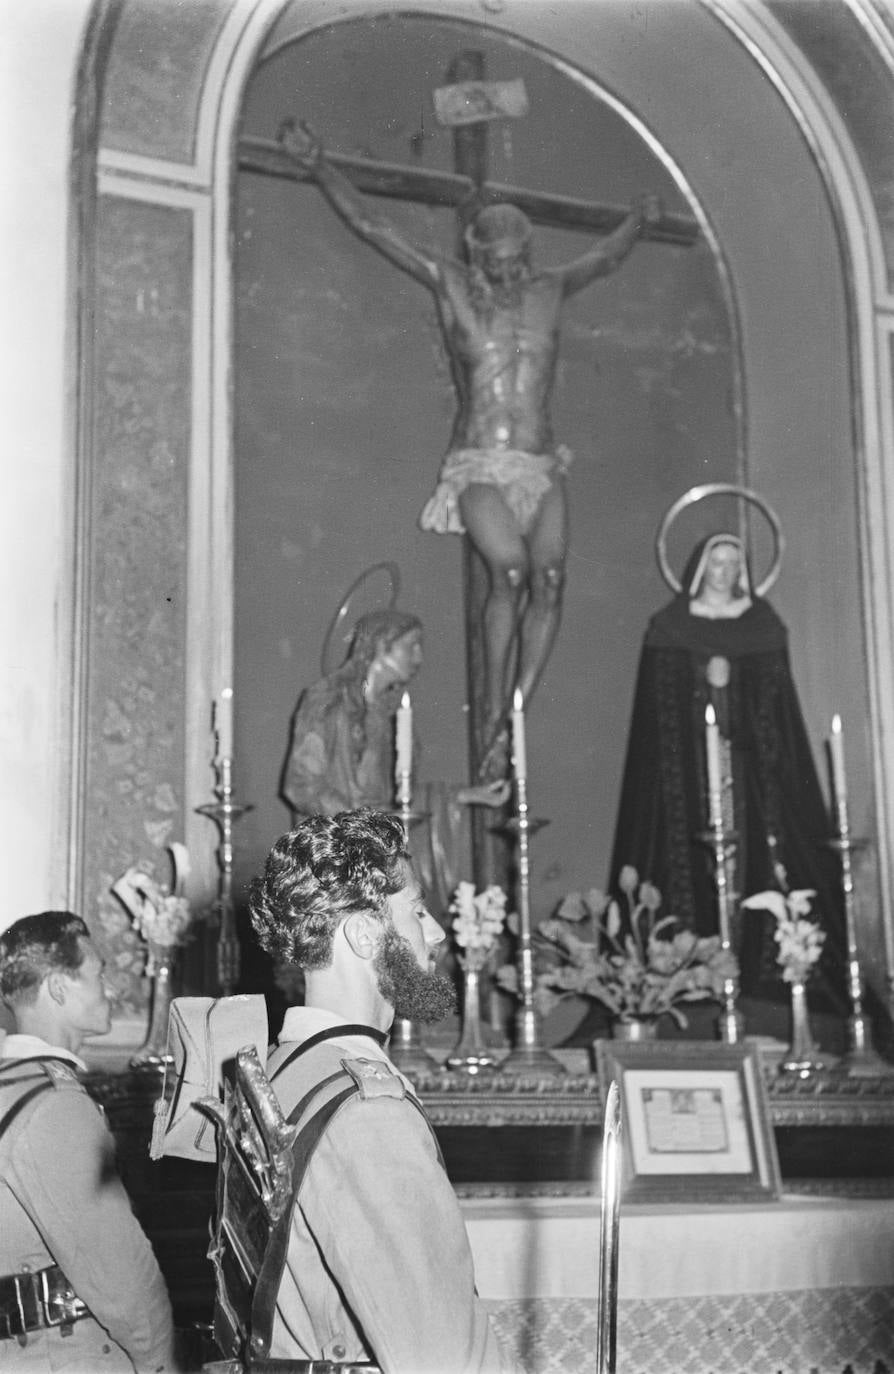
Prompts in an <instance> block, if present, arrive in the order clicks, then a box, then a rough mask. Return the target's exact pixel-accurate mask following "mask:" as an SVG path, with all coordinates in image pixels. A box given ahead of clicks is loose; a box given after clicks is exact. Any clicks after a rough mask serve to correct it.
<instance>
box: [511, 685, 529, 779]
mask: <svg viewBox="0 0 894 1374" xmlns="http://www.w3.org/2000/svg"><path fill="white" fill-rule="evenodd" d="M512 766H513V768H514V769H515V776H516V779H517V781H518V782H524V780H525V778H527V776H528V756H527V753H526V752H525V699H524V697H523V696H522V694H521V688H520V687H516V689H515V691H514V692H513V694H512Z"/></svg>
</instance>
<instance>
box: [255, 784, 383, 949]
mask: <svg viewBox="0 0 894 1374" xmlns="http://www.w3.org/2000/svg"><path fill="white" fill-rule="evenodd" d="M409 862H410V857H409V854H408V853H407V845H406V838H405V835H404V828H403V825H402V824H401V822H400V821H399V820H397V819H396V818H395V817H394V816H389V815H386V814H385V813H384V812H382V811H373V810H369V809H363V810H359V811H340V812H339V813H338V815H335V816H308V817H307V818H306V819H304V820H302V821H301V823H300V824H299V825H297V826H296V827H295V829H294V830H290V831H289V832H288V834H286V835H281V836H280V838H279V839H278V840H277V841H276V843H275V844H274V846H273V848H272V849H271V851H270V853H269V854H268V856H267V860H266V863H265V865H264V871H263V873H262V874H260V875H259V876H258V877H257V878H255V879H254V881H253V882H252V885H251V896H250V901H249V911H250V914H251V922H252V926H253V927H254V932H255V935H256V936H257V938H258V943H259V944H260V946H261V948H262V949H263V950H266V952H267V953H268V954H269V955H271V956H272V957H273V958H274V959H277V960H284V961H285V962H286V963H289V964H296V965H298V967H299V968H303V969H317V968H325V967H326V966H327V965H328V964H330V963H331V962H332V940H333V936H334V935H335V932H336V930H337V928H338V925H339V922H340V921H341V920H342V919H343V918H344V917H345V916H348V915H350V914H351V913H352V912H355V911H369V912H372V913H373V914H374V915H376V916H378V917H381V916H382V915H383V914H384V907H385V901H386V899H387V898H388V897H390V896H393V895H394V893H396V892H400V890H401V888H403V887H405V886H406V882H407V866H408V864H409Z"/></svg>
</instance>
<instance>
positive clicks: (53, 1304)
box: [0, 1264, 90, 1341]
mask: <svg viewBox="0 0 894 1374" xmlns="http://www.w3.org/2000/svg"><path fill="white" fill-rule="evenodd" d="M89 1315H90V1312H89V1309H88V1307H87V1305H86V1303H83V1302H81V1300H80V1298H79V1297H78V1296H77V1294H76V1293H75V1291H74V1289H73V1288H72V1286H71V1284H70V1283H69V1281H68V1279H67V1278H66V1277H65V1275H64V1274H63V1272H62V1270H61V1269H60V1268H59V1266H58V1265H55V1264H54V1265H51V1266H50V1268H49V1269H37V1270H34V1271H33V1272H32V1271H30V1270H29V1271H27V1272H25V1273H21V1274H6V1275H4V1276H3V1277H0V1341H7V1340H11V1339H12V1338H13V1337H14V1336H25V1335H27V1333H28V1332H29V1331H39V1330H41V1329H42V1328H43V1327H47V1326H58V1327H60V1328H61V1332H62V1335H63V1336H67V1335H68V1334H69V1331H70V1330H71V1324H72V1322H76V1321H78V1320H79V1319H80V1318H81V1317H89Z"/></svg>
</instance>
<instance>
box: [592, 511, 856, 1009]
mask: <svg viewBox="0 0 894 1374" xmlns="http://www.w3.org/2000/svg"><path fill="white" fill-rule="evenodd" d="M682 588H683V589H682V591H681V592H680V593H679V594H678V595H677V596H676V597H675V598H674V600H673V601H672V602H670V604H669V605H667V606H665V607H664V608H663V609H662V610H660V611H658V612H657V614H655V615H654V616H653V617H652V619H651V620H650V622H649V625H648V629H647V631H646V635H645V640H644V642H643V647H642V653H641V656H640V662H639V670H638V674H637V681H636V691H635V696H634V703H633V714H632V719H631V723H630V733H629V738H628V744H627V756H626V761H625V765H624V774H623V780H622V787H621V800H620V806H619V811H618V819H617V826H616V830H615V840H614V848H613V853H612V861H611V873H610V888H611V890H612V891H617V883H618V875H619V873H620V870H621V868H622V867H623V865H625V864H632V865H633V866H634V867H635V868H636V869H637V870H638V872H639V875H640V877H641V878H647V879H648V880H649V881H650V882H652V883H654V884H655V886H656V887H658V888H659V890H660V891H661V893H662V895H663V898H664V903H663V910H664V914H667V915H674V916H676V917H677V918H678V919H679V921H680V922H681V923H682V924H683V925H684V926H686V927H689V928H690V929H692V930H695V931H697V932H698V933H699V934H700V935H709V934H716V932H717V921H718V916H717V892H716V887H715V883H714V862H713V854H712V851H711V848H710V847H709V845H707V844H706V843H704V841H703V840H701V839H700V838H699V836H703V835H704V832H705V831H706V830H707V818H708V800H707V764H706V759H705V739H706V732H705V708H706V707H707V706H708V704H709V703H710V704H712V705H713V707H714V710H715V713H716V717H717V723H718V725H719V727H720V737H721V773H722V777H723V813H724V828H725V829H726V830H727V832H734V833H735V844H736V848H735V853H734V856H733V859H732V865H731V872H730V874H729V880H730V888H731V890H732V894H733V909H735V905H736V899H737V898H738V899H741V898H744V897H746V896H749V895H751V894H752V893H756V892H761V891H764V890H765V889H767V888H773V887H778V886H779V881H778V872H777V865H780V864H781V865H782V867H783V869H784V870H785V875H786V878H787V883H788V886H789V887H790V888H793V889H794V888H813V889H815V891H816V894H817V895H816V898H815V899H814V907H813V909H814V913H815V915H816V918H817V919H818V920H819V922H820V924H821V925H822V927H823V929H824V930H825V932H826V941H825V946H824V950H823V955H822V958H821V961H820V964H819V966H818V968H817V970H816V972H815V974H814V977H813V978H812V979H811V1000H812V1001H816V1002H818V1003H819V1004H824V1005H825V1007H826V1008H827V1009H828V1010H836V1011H841V1012H843V1013H844V1014H847V1011H848V1004H847V1000H846V996H845V988H846V982H845V969H846V939H845V934H844V930H845V925H844V911H843V902H842V896H841V888H840V883H841V879H840V871H839V868H838V861H837V859H836V858H835V856H834V854H833V853H832V852H831V851H830V850H829V849H828V848H826V847H825V846H824V841H826V840H828V839H829V838H830V835H831V826H830V818H829V814H828V812H827V808H826V803H825V800H824V797H823V793H822V790H821V788H820V783H819V779H818V777H817V772H816V766H815V764H814V760H813V755H812V753H811V749H810V743H809V740H808V738H807V731H806V729H805V726H804V720H803V717H802V714H801V708H800V705H799V703H798V696H797V692H796V689H795V685H794V682H793V679H792V673H791V666H790V662H789V652H788V635H787V631H786V628H785V626H784V624H783V623H782V621H781V620H780V618H779V616H778V615H777V614H776V612H775V611H774V610H773V608H772V606H770V605H769V603H768V602H766V601H764V600H763V599H762V598H761V597H759V596H757V595H755V594H754V593H753V591H752V588H751V583H750V578H749V573H748V566H747V560H746V557H745V551H744V547H743V544H742V541H741V539H739V538H738V536H736V535H732V534H725V533H721V534H714V535H711V536H710V537H709V538H708V539H706V540H703V541H702V542H701V543H700V544H699V545H698V546H697V547H696V549H695V550H694V552H693V554H692V556H691V557H690V560H689V562H688V564H687V567H686V572H685V574H684V579H683V583H682ZM755 918H756V919H755ZM735 924H736V926H739V927H740V933H739V936H738V939H736V940H735V944H736V946H737V953H738V955H739V961H740V966H741V990H742V992H743V993H746V994H750V995H752V996H755V995H757V996H771V997H773V998H774V999H775V998H778V997H780V996H781V995H782V984H781V983H780V981H779V979H780V975H779V970H778V968H776V965H775V958H776V952H777V951H776V946H775V944H774V942H773V939H772V934H773V923H772V920H771V918H770V917H769V916H767V917H766V918H763V917H762V916H761V915H759V914H758V913H745V914H743V915H742V917H741V918H739V919H737V920H736V922H735Z"/></svg>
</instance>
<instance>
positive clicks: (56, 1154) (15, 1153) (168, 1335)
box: [0, 1035, 175, 1374]
mask: <svg viewBox="0 0 894 1374" xmlns="http://www.w3.org/2000/svg"><path fill="white" fill-rule="evenodd" d="M38 1055H53V1056H54V1061H55V1062H54V1070H53V1072H54V1077H55V1079H56V1082H55V1085H54V1087H53V1088H52V1089H50V1090H48V1091H45V1092H42V1093H40V1094H39V1095H38V1096H37V1097H35V1098H34V1100H33V1101H32V1102H30V1103H29V1104H28V1105H27V1106H26V1107H25V1108H24V1109H23V1110H22V1112H21V1113H20V1115H19V1116H17V1117H16V1119H15V1120H14V1121H13V1123H12V1124H11V1126H10V1127H9V1129H8V1130H7V1131H6V1132H5V1133H4V1135H3V1137H2V1139H0V1275H7V1274H15V1273H20V1272H22V1271H23V1270H26V1269H31V1270H37V1269H45V1268H48V1267H49V1266H50V1265H53V1264H57V1265H58V1266H59V1267H60V1269H62V1271H63V1272H64V1274H65V1276H66V1277H67V1278H68V1280H69V1282H70V1283H71V1285H72V1287H73V1288H74V1290H75V1292H76V1293H77V1295H78V1297H79V1298H80V1299H81V1300H82V1301H83V1302H85V1303H86V1304H87V1306H88V1307H89V1309H90V1311H91V1313H92V1314H93V1316H94V1317H95V1318H96V1322H98V1323H99V1324H100V1326H101V1327H102V1328H103V1329H104V1332H105V1333H108V1336H107V1337H105V1339H104V1340H103V1341H102V1342H101V1343H100V1350H101V1352H102V1353H103V1355H106V1356H107V1355H113V1354H114V1351H113V1350H111V1349H110V1344H109V1340H108V1337H111V1340H112V1342H114V1343H115V1347H116V1349H117V1347H120V1348H121V1350H123V1351H126V1353H127V1356H129V1360H130V1362H131V1363H132V1366H133V1368H134V1369H136V1370H138V1371H140V1374H144V1371H145V1374H150V1371H156V1370H170V1369H173V1368H175V1365H174V1361H173V1355H172V1346H173V1327H172V1322H171V1306H170V1302H169V1300H168V1293H167V1289H166V1287H165V1283H164V1279H163V1278H162V1275H161V1271H160V1270H159V1267H158V1264H157V1262H156V1259H155V1255H154V1254H153V1251H152V1247H151V1246H150V1244H149V1241H148V1240H147V1238H146V1236H145V1234H144V1233H143V1230H142V1228H141V1227H140V1225H139V1223H138V1222H137V1220H136V1217H135V1216H134V1215H133V1212H132V1210H131V1206H130V1201H129V1199H128V1196H127V1193H126V1192H125V1190H124V1186H123V1184H122V1183H121V1180H120V1178H119V1176H118V1173H117V1170H116V1167H115V1143H114V1139H113V1137H112V1134H111V1132H110V1130H109V1128H108V1126H107V1125H106V1122H105V1118H104V1116H103V1114H102V1112H101V1110H100V1108H99V1107H98V1106H97V1104H96V1103H95V1102H94V1101H93V1099H92V1098H91V1097H90V1096H89V1094H88V1093H87V1091H86V1089H85V1088H84V1087H83V1086H82V1085H81V1083H80V1082H79V1081H78V1077H77V1071H78V1070H79V1069H80V1070H83V1069H84V1068H85V1065H84V1064H83V1062H82V1061H81V1060H80V1059H78V1058H77V1056H75V1055H72V1054H69V1053H68V1051H66V1050H62V1049H57V1048H56V1047H54V1046H52V1045H48V1044H47V1043H46V1042H45V1041H43V1040H39V1039H38V1038H37V1037H35V1036H28V1035H7V1036H6V1037H5V1038H0V1064H2V1063H3V1062H4V1061H8V1060H17V1059H29V1058H34V1057H36V1056H38ZM60 1061H65V1062H60ZM24 1071H25V1072H28V1073H29V1076H30V1073H31V1071H30V1070H28V1069H27V1066H25V1069H24ZM9 1073H11V1074H15V1073H17V1071H16V1070H10V1071H9ZM6 1079H7V1074H4V1075H3V1076H2V1079H0V1081H5V1080H6ZM14 1091H15V1090H14V1089H7V1090H4V1091H3V1093H2V1095H0V1104H2V1106H0V1115H2V1114H3V1112H4V1111H5V1109H6V1107H7V1106H8V1105H10V1104H11V1101H12V1100H13V1094H14ZM93 1325H94V1323H93V1322H91V1321H89V1319H82V1320H81V1321H78V1322H75V1323H74V1327H73V1328H72V1335H71V1336H69V1337H63V1336H62V1335H61V1333H60V1332H59V1331H58V1330H57V1329H51V1330H49V1331H46V1332H43V1331H41V1332H34V1333H33V1334H29V1337H28V1344H27V1345H26V1346H25V1347H24V1349H23V1348H22V1347H20V1346H19V1344H18V1342H17V1341H16V1340H14V1339H12V1340H6V1341H0V1370H3V1369H5V1368H10V1369H13V1368H17V1367H18V1366H17V1365H16V1364H15V1363H14V1362H13V1363H9V1361H11V1360H12V1361H14V1359H15V1358H18V1355H17V1352H21V1359H22V1360H23V1361H24V1359H25V1355H26V1353H27V1351H28V1350H29V1348H30V1347H31V1346H32V1345H34V1344H37V1345H39V1344H40V1343H41V1341H42V1340H43V1341H46V1340H49V1339H51V1340H52V1341H53V1342H57V1343H58V1360H59V1361H61V1360H62V1359H63V1357H66V1356H69V1352H70V1354H71V1355H73V1354H74V1353H75V1347H77V1346H79V1345H81V1344H82V1343H83V1341H84V1339H85V1338H87V1337H89V1336H90V1335H91V1333H90V1328H91V1327H92V1326H93ZM93 1338H94V1342H95V1333H93ZM103 1347H104V1349H103ZM118 1354H119V1357H120V1351H119V1352H118ZM84 1358H87V1357H86V1356H85V1357H84ZM90 1358H96V1357H95V1356H91V1357H90ZM120 1363H121V1361H120V1358H119V1360H118V1362H117V1367H120ZM107 1364H108V1361H107V1360H106V1359H103V1361H102V1364H100V1363H97V1364H91V1365H87V1364H84V1365H83V1369H84V1371H85V1374H97V1371H98V1370H99V1369H101V1368H106V1366H107ZM23 1367H24V1364H23ZM29 1367H30V1365H29ZM47 1367H48V1368H49V1367H52V1368H53V1369H56V1368H63V1367H68V1368H71V1369H75V1368H78V1367H79V1366H78V1365H77V1364H67V1366H66V1365H64V1364H62V1363H57V1362H56V1360H55V1359H54V1362H53V1363H52V1365H51V1366H50V1365H48V1366H47ZM125 1367H126V1363H125Z"/></svg>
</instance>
